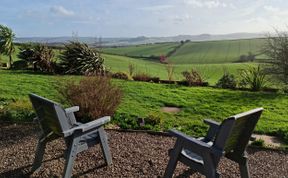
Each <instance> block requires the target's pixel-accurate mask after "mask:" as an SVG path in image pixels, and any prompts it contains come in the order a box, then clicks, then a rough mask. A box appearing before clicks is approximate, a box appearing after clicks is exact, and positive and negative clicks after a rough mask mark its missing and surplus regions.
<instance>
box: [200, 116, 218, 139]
mask: <svg viewBox="0 0 288 178" xmlns="http://www.w3.org/2000/svg"><path fill="white" fill-rule="evenodd" d="M204 123H205V124H208V125H209V126H210V127H209V130H208V132H207V135H206V136H205V139H207V140H209V141H212V140H213V138H214V137H215V136H216V134H217V132H218V130H219V127H220V123H218V122H216V121H213V120H211V119H204Z"/></svg>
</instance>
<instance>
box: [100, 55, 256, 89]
mask: <svg viewBox="0 0 288 178" xmlns="http://www.w3.org/2000/svg"><path fill="white" fill-rule="evenodd" d="M103 57H104V58H105V65H106V66H107V67H108V68H109V69H110V70H111V71H112V72H118V71H122V72H128V66H129V64H132V65H134V66H135V73H141V72H144V73H148V74H150V75H151V76H157V77H160V78H161V79H168V76H167V70H166V68H167V65H166V64H160V63H158V62H153V61H147V60H144V59H143V60H141V59H135V58H130V57H125V56H118V55H109V54H103ZM255 65H257V64H255V63H226V64H175V65H174V67H175V69H174V80H182V79H184V78H183V76H182V74H181V73H182V72H183V71H185V70H191V69H192V68H193V69H196V70H197V71H198V72H200V73H201V74H202V76H203V77H204V79H205V80H206V81H208V82H209V83H210V84H211V85H214V84H215V83H216V82H217V81H218V80H219V79H220V77H221V76H222V75H223V74H224V72H225V71H226V72H230V73H232V74H235V75H236V76H238V75H239V70H240V69H245V68H247V67H248V66H255Z"/></svg>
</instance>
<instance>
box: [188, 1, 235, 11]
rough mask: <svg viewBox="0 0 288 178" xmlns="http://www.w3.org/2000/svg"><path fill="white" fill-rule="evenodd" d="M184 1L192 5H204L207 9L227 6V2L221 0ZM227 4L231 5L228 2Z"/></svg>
mask: <svg viewBox="0 0 288 178" xmlns="http://www.w3.org/2000/svg"><path fill="white" fill-rule="evenodd" d="M184 3H185V4H187V5H191V6H193V7H201V8H203V7H204V8H209V9H211V8H219V7H227V6H228V4H226V3H224V2H221V1H220V0H184ZM229 6H232V4H229Z"/></svg>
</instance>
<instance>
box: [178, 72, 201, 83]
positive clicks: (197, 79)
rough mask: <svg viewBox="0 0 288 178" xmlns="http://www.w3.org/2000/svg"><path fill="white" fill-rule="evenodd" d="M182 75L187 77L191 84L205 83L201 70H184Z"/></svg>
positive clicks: (186, 79)
mask: <svg viewBox="0 0 288 178" xmlns="http://www.w3.org/2000/svg"><path fill="white" fill-rule="evenodd" d="M182 75H183V76H184V77H185V81H186V82H187V84H188V85H189V86H202V85H203V83H204V79H203V77H202V76H201V74H200V73H199V72H197V71H196V70H194V69H191V71H190V72H189V71H184V72H182Z"/></svg>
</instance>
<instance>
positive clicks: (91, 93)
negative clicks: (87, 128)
mask: <svg viewBox="0 0 288 178" xmlns="http://www.w3.org/2000/svg"><path fill="white" fill-rule="evenodd" d="M61 94H62V95H63V96H64V97H65V98H66V99H67V100H68V101H69V102H70V104H72V105H76V106H79V107H80V111H79V112H77V116H78V118H79V119H80V120H81V121H83V122H88V121H91V120H95V119H98V118H100V117H103V116H112V115H113V114H114V112H115V111H116V109H117V107H118V105H119V104H120V102H121V98H122V91H121V90H120V89H119V87H117V86H115V85H113V84H112V83H111V79H110V78H108V77H99V76H97V77H84V78H83V79H81V80H80V82H79V83H75V82H69V83H67V84H66V85H65V86H64V88H63V89H62V90H61Z"/></svg>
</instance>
